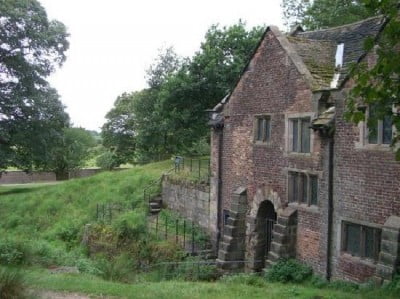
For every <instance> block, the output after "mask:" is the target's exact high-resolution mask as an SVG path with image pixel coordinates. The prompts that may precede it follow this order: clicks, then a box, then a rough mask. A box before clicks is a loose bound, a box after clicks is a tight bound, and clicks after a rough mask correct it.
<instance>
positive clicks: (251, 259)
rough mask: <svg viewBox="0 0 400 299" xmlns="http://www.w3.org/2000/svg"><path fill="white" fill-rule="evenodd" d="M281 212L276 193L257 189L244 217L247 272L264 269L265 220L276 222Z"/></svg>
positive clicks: (281, 208)
mask: <svg viewBox="0 0 400 299" xmlns="http://www.w3.org/2000/svg"><path fill="white" fill-rule="evenodd" d="M282 211H283V205H282V201H281V199H280V197H279V196H278V193H277V192H274V191H273V190H272V189H270V188H266V187H263V188H258V189H257V191H256V194H255V195H254V198H253V201H252V202H251V204H250V210H249V212H248V214H247V217H246V224H247V227H246V236H247V242H246V260H247V261H248V265H247V268H248V269H249V270H252V271H259V270H261V269H262V268H263V267H264V265H265V259H266V258H267V257H266V253H267V248H265V246H266V245H267V244H266V243H265V242H266V239H265V235H263V233H266V231H265V228H266V226H265V225H266V222H267V221H266V219H267V218H270V219H274V220H275V221H276V219H277V217H278V216H279V215H280V213H282ZM271 233H272V232H271Z"/></svg>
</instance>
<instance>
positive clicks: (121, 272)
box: [96, 254, 135, 282]
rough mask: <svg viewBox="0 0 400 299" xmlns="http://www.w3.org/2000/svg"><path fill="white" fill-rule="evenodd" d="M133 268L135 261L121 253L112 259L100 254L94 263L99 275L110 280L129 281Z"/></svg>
mask: <svg viewBox="0 0 400 299" xmlns="http://www.w3.org/2000/svg"><path fill="white" fill-rule="evenodd" d="M134 268H135V262H134V261H133V260H132V258H130V257H129V256H128V255H127V254H121V255H119V256H117V257H115V258H113V259H107V258H106V257H104V256H102V257H100V258H98V260H97V263H96V269H98V271H99V275H100V276H101V277H102V278H104V279H106V280H111V281H121V282H130V281H131V276H132V274H133V272H134Z"/></svg>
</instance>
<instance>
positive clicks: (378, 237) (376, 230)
mask: <svg viewBox="0 0 400 299" xmlns="http://www.w3.org/2000/svg"><path fill="white" fill-rule="evenodd" d="M340 223H341V226H340V233H341V236H340V239H339V240H340V253H341V254H347V255H350V256H351V257H354V258H358V259H360V260H361V261H366V262H372V263H373V264H376V263H377V262H378V261H379V253H380V250H381V244H382V227H381V226H379V225H376V224H372V223H366V222H364V221H357V220H350V219H342V220H341V221H340ZM349 225H356V226H359V227H360V231H361V235H360V245H359V248H360V249H359V250H360V252H359V254H352V253H351V252H349V251H348V250H346V247H347V233H346V232H347V231H346V227H348V226H349ZM366 229H372V230H373V235H374V241H378V243H377V244H376V243H374V249H373V251H374V257H373V258H371V257H367V256H365V251H366V247H365V245H366V240H365V239H366V234H365V231H366ZM362 251H364V252H362Z"/></svg>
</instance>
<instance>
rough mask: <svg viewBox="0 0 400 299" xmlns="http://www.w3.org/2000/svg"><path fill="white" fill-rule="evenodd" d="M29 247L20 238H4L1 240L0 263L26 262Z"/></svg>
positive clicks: (16, 263) (19, 263)
mask: <svg viewBox="0 0 400 299" xmlns="http://www.w3.org/2000/svg"><path fill="white" fill-rule="evenodd" d="M28 255H29V253H28V248H27V247H26V245H25V244H24V243H23V242H22V241H19V240H14V239H3V240H1V241H0V264H2V265H21V264H23V263H25V262H26V259H27V256H28Z"/></svg>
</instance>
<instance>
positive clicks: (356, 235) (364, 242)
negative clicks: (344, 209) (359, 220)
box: [342, 221, 381, 261]
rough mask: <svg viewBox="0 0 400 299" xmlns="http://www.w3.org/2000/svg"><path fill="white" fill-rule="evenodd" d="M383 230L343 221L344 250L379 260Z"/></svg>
mask: <svg viewBox="0 0 400 299" xmlns="http://www.w3.org/2000/svg"><path fill="white" fill-rule="evenodd" d="M380 240H381V230H380V229H378V228H373V227H369V226H365V225H360V224H355V223H351V222H345V221H344V222H343V223H342V251H343V252H347V253H349V254H351V255H354V256H358V257H362V258H369V259H372V260H375V261H377V260H378V257H379V251H380V245H381V244H380Z"/></svg>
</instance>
